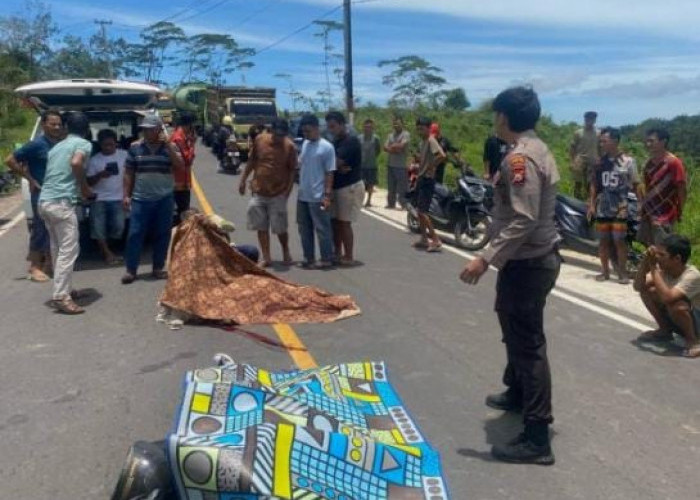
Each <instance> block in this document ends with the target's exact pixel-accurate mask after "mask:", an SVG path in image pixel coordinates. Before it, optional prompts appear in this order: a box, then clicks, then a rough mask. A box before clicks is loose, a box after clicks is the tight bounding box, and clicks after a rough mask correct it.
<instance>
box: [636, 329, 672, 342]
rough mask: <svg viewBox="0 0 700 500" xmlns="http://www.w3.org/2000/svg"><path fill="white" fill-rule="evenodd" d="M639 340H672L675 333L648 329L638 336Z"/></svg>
mask: <svg viewBox="0 0 700 500" xmlns="http://www.w3.org/2000/svg"><path fill="white" fill-rule="evenodd" d="M637 340H639V341H641V342H670V341H672V340H673V334H672V333H668V332H664V331H661V330H648V331H646V332H644V333H642V334H641V335H640V336H639V337H637Z"/></svg>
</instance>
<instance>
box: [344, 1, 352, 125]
mask: <svg viewBox="0 0 700 500" xmlns="http://www.w3.org/2000/svg"><path fill="white" fill-rule="evenodd" d="M351 3H352V2H351V0H343V17H344V19H343V27H344V28H345V106H346V108H347V111H348V123H350V125H351V126H353V125H354V123H355V98H354V97H353V89H352V22H351V13H350V4H351Z"/></svg>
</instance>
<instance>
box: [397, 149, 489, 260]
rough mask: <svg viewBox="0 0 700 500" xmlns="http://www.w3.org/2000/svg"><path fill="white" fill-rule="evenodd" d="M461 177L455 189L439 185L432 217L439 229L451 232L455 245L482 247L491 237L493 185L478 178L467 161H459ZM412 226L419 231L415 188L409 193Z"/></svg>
mask: <svg viewBox="0 0 700 500" xmlns="http://www.w3.org/2000/svg"><path fill="white" fill-rule="evenodd" d="M455 166H457V167H458V168H459V169H460V171H461V176H460V178H459V179H458V181H457V187H456V188H455V189H454V190H450V189H448V188H447V187H446V186H445V185H444V184H435V192H434V193H433V199H432V201H431V203H430V209H429V210H428V214H427V215H428V217H430V220H431V221H432V222H433V224H434V225H435V228H436V229H441V230H443V231H448V232H451V233H452V234H453V235H454V239H455V244H456V245H457V246H458V247H460V248H464V249H465V250H472V251H476V250H481V249H482V248H484V247H485V246H486V244H487V243H488V242H489V239H490V236H491V235H490V227H491V215H490V213H489V210H490V209H491V207H492V206H493V185H492V184H491V183H490V182H488V181H485V180H483V179H480V178H478V177H476V175H475V174H474V171H473V170H472V169H471V167H469V165H467V164H466V163H464V162H460V163H458V164H456V165H455ZM406 208H407V211H408V215H407V222H408V228H409V229H410V230H411V231H412V232H414V233H418V232H419V231H420V229H419V227H420V226H419V223H418V210H417V209H416V195H415V191H413V192H409V194H408V195H407V200H406Z"/></svg>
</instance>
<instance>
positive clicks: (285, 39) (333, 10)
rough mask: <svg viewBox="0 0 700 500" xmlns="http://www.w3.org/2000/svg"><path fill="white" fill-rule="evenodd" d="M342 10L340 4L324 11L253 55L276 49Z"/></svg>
mask: <svg viewBox="0 0 700 500" xmlns="http://www.w3.org/2000/svg"><path fill="white" fill-rule="evenodd" d="M342 8H343V5H342V4H341V5H338V6H336V7H333V8H332V9H331V10H329V11H326V12H325V13H324V14H322V15H321V16H319V17H317V18H316V19H314V20H313V21H311V22H310V23H308V24H305V25H304V26H302V27H301V28H298V29H296V30H294V31H292V32H291V33H290V34H288V35H285V36H283V37H282V38H280V39H278V40H275V41H274V42H272V43H271V44H269V45H266V46H265V47H263V48H262V49H260V50H256V51H255V55H258V54H261V53H263V52H267V51H268V50H270V49H272V48H274V47H277V46H278V45H279V44H281V43H284V42H286V41H287V40H289V39H290V38H292V37H293V36H294V35H298V34H299V33H301V32H302V31H304V30H307V29H309V28H310V27H311V26H313V25H314V22H316V21H319V20H321V19H324V18H326V17H328V16H330V15H331V14H334V13H336V12H338V11H339V10H340V9H342Z"/></svg>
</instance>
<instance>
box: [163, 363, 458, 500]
mask: <svg viewBox="0 0 700 500" xmlns="http://www.w3.org/2000/svg"><path fill="white" fill-rule="evenodd" d="M168 457H169V461H170V464H171V468H172V472H173V477H174V478H175V483H176V489H177V490H178V493H179V496H180V498H181V499H183V500H254V499H299V500H301V499H303V500H315V499H329V500H381V499H390V500H428V499H430V500H443V499H448V498H449V494H448V492H447V488H446V485H445V481H444V480H443V478H442V475H441V471H440V460H439V456H438V453H437V452H436V451H435V450H434V449H432V448H431V447H430V445H429V444H428V443H427V442H426V441H425V439H424V437H423V435H422V434H421V432H420V431H419V430H418V428H417V426H416V424H415V422H414V421H413V419H412V418H411V416H410V415H409V413H408V412H407V411H406V409H405V408H404V406H403V404H402V403H401V400H400V399H399V397H398V395H397V394H396V392H395V391H394V389H393V388H392V386H391V384H390V383H389V381H388V378H387V370H386V367H385V365H384V363H373V362H366V363H350V364H342V365H332V366H327V367H324V368H316V369H311V370H304V371H291V372H276V373H273V372H268V371H265V370H263V369H259V368H256V367H254V366H250V365H244V364H228V365H225V366H223V367H220V368H206V369H202V370H196V371H193V372H188V373H187V375H186V377H185V383H184V395H183V399H182V404H181V406H180V408H179V409H178V412H177V416H176V421H175V428H174V430H173V432H172V433H171V434H170V436H169V438H168Z"/></svg>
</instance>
